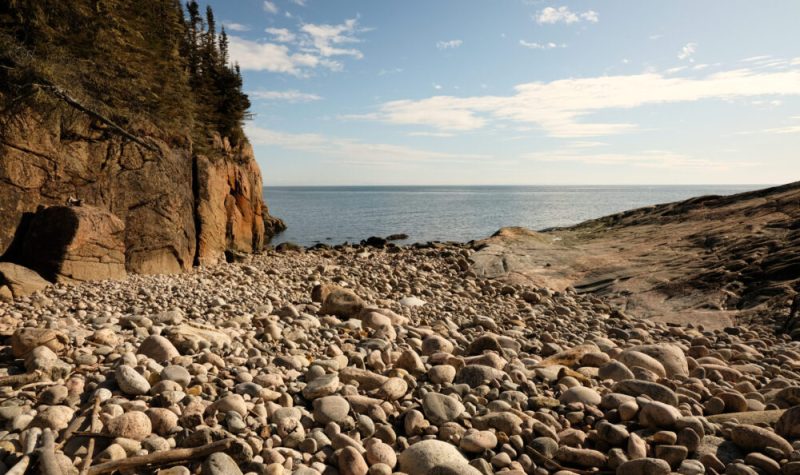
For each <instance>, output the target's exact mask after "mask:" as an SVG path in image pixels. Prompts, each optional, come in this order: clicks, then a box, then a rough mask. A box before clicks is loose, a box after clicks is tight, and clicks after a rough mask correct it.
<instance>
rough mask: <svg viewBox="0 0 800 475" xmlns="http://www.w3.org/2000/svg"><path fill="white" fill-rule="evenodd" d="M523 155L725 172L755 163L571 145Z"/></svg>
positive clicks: (661, 151)
mask: <svg viewBox="0 0 800 475" xmlns="http://www.w3.org/2000/svg"><path fill="white" fill-rule="evenodd" d="M521 158H523V159H526V160H535V161H540V162H579V163H586V164H590V165H630V166H636V167H645V168H663V169H680V170H685V169H695V170H707V171H712V170H713V171H723V170H730V169H733V168H743V167H750V166H753V165H754V163H752V162H743V161H732V160H708V159H704V158H696V157H692V156H689V155H684V154H681V153H675V152H670V151H667V150H643V151H633V152H618V153H614V152H604V153H592V152H588V153H587V152H584V153H581V152H580V151H576V150H572V149H569V148H565V149H558V150H550V151H544V152H534V153H528V154H524V155H523V156H522V157H521Z"/></svg>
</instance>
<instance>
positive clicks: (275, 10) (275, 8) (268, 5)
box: [264, 0, 278, 15]
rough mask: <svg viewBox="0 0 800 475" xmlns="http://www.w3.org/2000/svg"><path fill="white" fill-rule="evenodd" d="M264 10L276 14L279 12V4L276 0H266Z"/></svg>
mask: <svg viewBox="0 0 800 475" xmlns="http://www.w3.org/2000/svg"><path fill="white" fill-rule="evenodd" d="M264 11H265V12H267V13H271V14H273V15H274V14H276V13H278V6H277V5H275V3H274V2H270V1H269V0H264Z"/></svg>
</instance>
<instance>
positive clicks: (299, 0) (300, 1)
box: [290, 0, 308, 7]
mask: <svg viewBox="0 0 800 475" xmlns="http://www.w3.org/2000/svg"><path fill="white" fill-rule="evenodd" d="M290 1H291V2H292V3H294V4H295V5H299V6H301V7H304V6H306V3H308V2H307V0H290Z"/></svg>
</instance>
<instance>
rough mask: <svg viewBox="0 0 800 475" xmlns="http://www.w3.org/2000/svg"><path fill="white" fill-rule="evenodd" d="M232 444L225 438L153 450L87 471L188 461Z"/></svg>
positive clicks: (96, 472) (96, 474)
mask: <svg viewBox="0 0 800 475" xmlns="http://www.w3.org/2000/svg"><path fill="white" fill-rule="evenodd" d="M231 445H233V439H224V440H219V441H217V442H212V443H210V444H208V445H203V446H200V447H192V448H189V449H172V450H164V451H161V452H153V453H152V454H147V455H140V456H137V457H128V458H125V459H121V460H114V461H112V462H106V463H101V464H100V465H95V466H93V467H90V468H89V471H88V472H87V473H88V474H89V475H101V474H103V473H111V472H114V471H117V470H137V469H141V468H143V467H147V466H158V465H166V464H170V463H176V462H186V461H188V460H192V459H196V458H199V457H207V456H209V455H211V454H213V453H216V452H223V451H225V450H228V449H229V448H231Z"/></svg>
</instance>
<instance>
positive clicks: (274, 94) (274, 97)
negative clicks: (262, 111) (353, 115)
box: [247, 89, 322, 102]
mask: <svg viewBox="0 0 800 475" xmlns="http://www.w3.org/2000/svg"><path fill="white" fill-rule="evenodd" d="M247 94H248V95H249V96H250V97H252V98H254V99H261V100H264V101H285V102H312V101H319V100H321V99H322V97H321V96H319V95H317V94H311V93H307V92H300V91H297V90H295V89H291V90H288V91H253V92H248V93H247Z"/></svg>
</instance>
